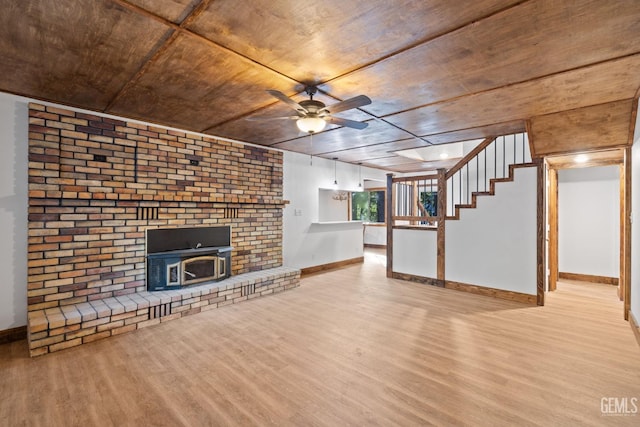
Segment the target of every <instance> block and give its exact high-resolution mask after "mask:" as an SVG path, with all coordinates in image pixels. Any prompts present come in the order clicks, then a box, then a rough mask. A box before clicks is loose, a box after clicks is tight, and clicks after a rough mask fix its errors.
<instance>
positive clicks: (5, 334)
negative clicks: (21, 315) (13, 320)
mask: <svg viewBox="0 0 640 427" xmlns="http://www.w3.org/2000/svg"><path fill="white" fill-rule="evenodd" d="M25 339H27V327H26V326H18V327H17V328H11V329H5V330H4V331H0V344H7V343H10V342H14V341H21V340H25Z"/></svg>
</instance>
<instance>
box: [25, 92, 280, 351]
mask: <svg viewBox="0 0 640 427" xmlns="http://www.w3.org/2000/svg"><path fill="white" fill-rule="evenodd" d="M283 207H284V202H283V200H282V153H280V152H277V151H272V150H266V149H262V148H259V147H253V146H246V145H243V144H239V143H234V142H229V141H223V140H218V139H214V138H209V137H205V136H202V135H198V134H191V133H187V132H181V131H175V130H170V129H165V128H161V127H153V126H149V125H145V124H140V123H136V122H129V121H124V120H118V119H113V118H109V117H102V116H98V115H93V114H85V113H80V112H74V111H70V110H66V109H62V108H56V107H51V106H44V105H39V104H35V103H32V104H30V110H29V240H28V257H29V261H28V268H29V271H28V291H27V295H28V310H29V343H30V351H31V354H32V355H38V354H44V353H47V352H50V351H55V350H59V349H62V348H66V347H70V346H73V345H79V344H82V343H85V342H89V341H91V340H94V339H97V338H103V337H105V336H110V335H114V334H117V333H121V332H126V331H128V330H132V329H135V327H137V326H136V323H141V322H145V321H148V320H149V319H150V316H149V315H148V313H147V314H146V318H145V312H144V308H145V307H144V305H145V304H142V308H140V307H141V305H140V304H138V305H137V306H136V307H135V308H136V310H135V313H133V315H131V316H129V317H127V318H119V317H116V316H117V313H115V311H112V312H111V313H110V315H109V316H106V317H108V319H106V320H104V319H103V320H101V321H100V322H101V323H100V322H96V324H95V325H93V324H91V323H84V322H85V319H84V318H83V317H81V318H80V320H81V321H79V322H77V323H76V322H75V320H74V321H73V322H71V321H70V320H69V319H70V315H68V313H71V312H73V313H75V312H76V311H78V310H75V309H74V307H78V306H79V305H81V304H85V305H84V306H82V307H85V308H86V307H93V308H94V310H95V311H96V312H97V311H99V310H98V309H97V308H95V307H96V306H100V304H99V301H101V300H104V301H107V302H112V301H115V300H114V298H116V299H117V298H120V297H123V296H127V295H128V296H131V299H132V300H133V299H134V298H133V296H135V295H136V294H141V293H144V292H146V288H145V241H144V239H145V231H146V230H147V229H150V228H151V229H154V228H168V227H183V226H205V225H229V226H231V230H232V236H231V239H232V242H233V252H232V256H233V265H232V266H231V273H232V275H242V274H244V273H249V272H256V271H261V270H268V269H274V268H279V267H281V265H282V208H283ZM287 277H289V276H287ZM291 283H293V282H291ZM291 283H289V284H291ZM212 292H213V291H212ZM212 299H213V298H212ZM174 300H175V298H174ZM199 304H200V305H198V306H195V307H188V308H186V309H184V308H183V309H182V311H184V312H186V311H194V312H197V311H200V307H202V306H203V305H205V304H203V303H199ZM180 307H182V305H180ZM176 308H179V307H178V306H176ZM74 310H75V311H74ZM138 310H142V312H141V313H137V311H138ZM148 311H149V305H148V304H147V312H148ZM78 312H79V311H78ZM61 313H62V314H61ZM120 314H122V313H120ZM60 316H62V321H61V322H56V321H55V319H59V320H60ZM91 317H92V316H88V317H87V319H89V320H88V321H91V320H95V319H90V318H91ZM103 317H105V316H103ZM134 317H135V318H139V322H134V321H127V319H132V318H134ZM98 318H100V317H99V316H98ZM52 319H53V320H52ZM114 319H117V320H114ZM36 325H37V327H36ZM43 325H46V326H43ZM132 326H133V327H132ZM80 331H81V333H80Z"/></svg>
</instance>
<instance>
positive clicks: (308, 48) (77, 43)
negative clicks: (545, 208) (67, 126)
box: [0, 0, 640, 172]
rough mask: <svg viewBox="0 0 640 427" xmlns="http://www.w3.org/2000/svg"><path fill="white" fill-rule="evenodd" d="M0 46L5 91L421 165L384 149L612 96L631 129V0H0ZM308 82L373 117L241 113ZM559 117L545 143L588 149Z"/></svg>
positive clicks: (635, 42) (281, 108)
mask: <svg viewBox="0 0 640 427" xmlns="http://www.w3.org/2000/svg"><path fill="white" fill-rule="evenodd" d="M0 57H1V58H2V61H0V75H2V78H0V91H4V92H10V93H14V94H19V95H24V96H28V97H33V98H37V99H43V100H49V101H53V102H58V103H62V104H65V105H70V106H75V107H81V108H86V109H89V110H94V111H100V112H105V113H109V114H115V115H121V116H125V117H129V118H133V119H140V120H144V121H148V122H152V123H158V124H163V125H168V126H174V127H178V128H182V129H187V130H191V131H197V132H203V133H207V134H211V135H215V136H221V137H226V138H232V139H236V140H240V141H246V142H251V143H254V144H260V145H266V146H271V147H276V148H281V149H285V150H291V151H297V152H301V153H308V154H313V155H316V156H323V157H327V158H334V157H337V158H338V159H340V160H343V161H347V162H351V163H362V164H363V165H366V166H371V167H378V168H382V169H387V170H391V171H398V172H409V171H417V170H425V169H430V168H432V167H433V165H431V164H429V163H428V162H422V161H419V160H409V159H407V158H406V157H401V156H398V155H397V154H396V153H395V152H397V151H399V150H402V149H410V148H417V147H427V146H430V145H434V144H443V143H448V142H455V141H461V140H469V139H476V138H483V137H486V136H491V135H494V136H495V135H500V134H506V133H512V132H520V131H524V130H525V128H526V127H527V126H529V124H530V123H538V124H543V123H551V124H553V126H556V127H557V126H558V124H559V123H560V124H561V123H562V120H561V119H562V117H563V116H559V117H558V118H557V119H554V118H553V117H552V116H553V115H555V114H565V116H568V117H572V118H575V117H583V116H584V117H588V122H587V123H586V125H594V126H595V129H596V130H595V131H594V132H599V131H600V130H601V129H600V127H601V126H600V125H598V124H597V123H596V124H594V121H595V122H597V121H598V120H597V115H598V109H599V110H600V111H607V110H608V104H609V103H612V104H611V105H615V112H616V117H617V118H618V120H620V121H622V122H623V125H621V124H620V123H617V124H616V125H615V126H614V129H625V131H609V132H607V135H606V136H607V140H608V141H612V142H610V143H609V142H608V144H609V145H614V146H615V145H624V144H628V143H629V138H627V137H628V132H629V129H631V120H632V117H631V116H632V115H633V111H634V101H633V100H634V98H637V91H638V88H639V87H640V2H638V0H616V1H602V0H572V1H566V2H562V1H557V0H529V1H522V0H474V1H455V2H454V1H450V0H414V1H410V0H404V1H387V0H350V1H349V0H348V1H344V0H324V1H321V2H315V3H307V2H299V1H293V0H253V1H250V2H239V1H236V0H128V1H125V0H56V1H51V0H9V1H6V2H3V5H2V9H1V11H0ZM305 84H314V85H317V86H318V88H319V90H320V93H319V94H318V96H317V98H316V99H319V100H321V101H323V102H325V103H327V104H332V103H335V102H338V101H340V100H344V99H347V98H350V97H352V96H356V95H359V94H366V95H368V96H369V97H370V98H371V99H372V100H373V103H372V104H370V105H368V106H365V107H363V108H360V109H359V110H351V111H348V112H344V113H340V114H338V115H339V116H340V117H344V118H349V119H353V120H360V121H367V122H368V123H369V127H368V128H367V129H365V130H362V131H358V130H354V129H350V128H342V127H338V126H334V125H332V126H328V127H327V129H326V130H325V131H324V132H322V133H320V134H317V135H315V136H314V138H313V142H310V141H309V137H308V136H306V135H301V134H300V133H299V131H298V130H297V128H296V126H295V122H294V121H283V120H276V121H268V122H255V121H249V120H247V118H248V117H251V116H271V115H273V116H279V115H290V113H291V110H289V109H288V108H287V107H286V105H284V104H283V103H281V102H278V101H276V100H275V99H274V98H272V97H271V96H270V95H268V94H267V93H266V92H265V91H266V90H267V89H276V90H280V91H282V92H284V93H285V94H286V95H288V96H291V97H292V98H293V99H295V100H297V101H301V100H303V99H306V94H304V92H303V89H304V85H305ZM621 101H625V102H621ZM583 108H589V109H590V110H589V111H590V113H589V114H579V113H577V114H572V113H567V112H568V111H573V110H580V109H583ZM539 117H540V118H539ZM607 120H608V121H609V122H610V121H611V117H609V118H608V119H607ZM580 125H581V123H579V122H578V123H576V126H580ZM530 130H531V129H530ZM553 131H554V129H542V132H541V135H542V137H541V138H542V140H543V143H542V145H543V149H542V153H543V154H544V152H549V153H557V152H558V151H575V150H579V149H581V148H582V147H580V145H579V142H573V143H571V144H568V147H567V146H566V145H567V144H565V146H563V147H561V148H557V147H556V146H555V145H553V144H555V143H556V141H555V139H557V138H555V139H554V138H549V137H548V135H547V134H549V132H553ZM625 132H626V134H625ZM565 133H566V132H565ZM535 136H536V135H535V133H534V134H532V135H530V139H532V140H533V141H534V144H535ZM591 139H592V140H593V139H594V137H592V138H591ZM595 139H597V137H595ZM549 144H551V145H552V146H551V147H549ZM596 145H597V146H598V147H599V148H601V147H600V145H598V144H596ZM554 147H555V148H554ZM586 148H589V147H586Z"/></svg>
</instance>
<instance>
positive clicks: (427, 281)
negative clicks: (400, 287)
mask: <svg viewBox="0 0 640 427" xmlns="http://www.w3.org/2000/svg"><path fill="white" fill-rule="evenodd" d="M393 278H394V279H399V280H406V281H407V282H416V283H423V284H425V285H430V286H437V287H439V288H444V281H442V280H438V279H434V278H432V277H423V276H416V275H413V274H406V273H398V272H395V271H394V272H393Z"/></svg>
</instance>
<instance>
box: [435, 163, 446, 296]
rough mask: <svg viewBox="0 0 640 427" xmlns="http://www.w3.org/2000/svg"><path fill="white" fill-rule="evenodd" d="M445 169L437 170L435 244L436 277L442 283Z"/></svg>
mask: <svg viewBox="0 0 640 427" xmlns="http://www.w3.org/2000/svg"><path fill="white" fill-rule="evenodd" d="M446 172H447V171H446V170H445V169H438V208H437V209H438V236H437V238H438V243H437V247H438V249H437V257H438V258H437V267H436V271H437V276H438V280H439V281H440V282H442V283H444V279H445V222H446V220H445V217H446V216H447V180H446V178H445V176H446Z"/></svg>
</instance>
